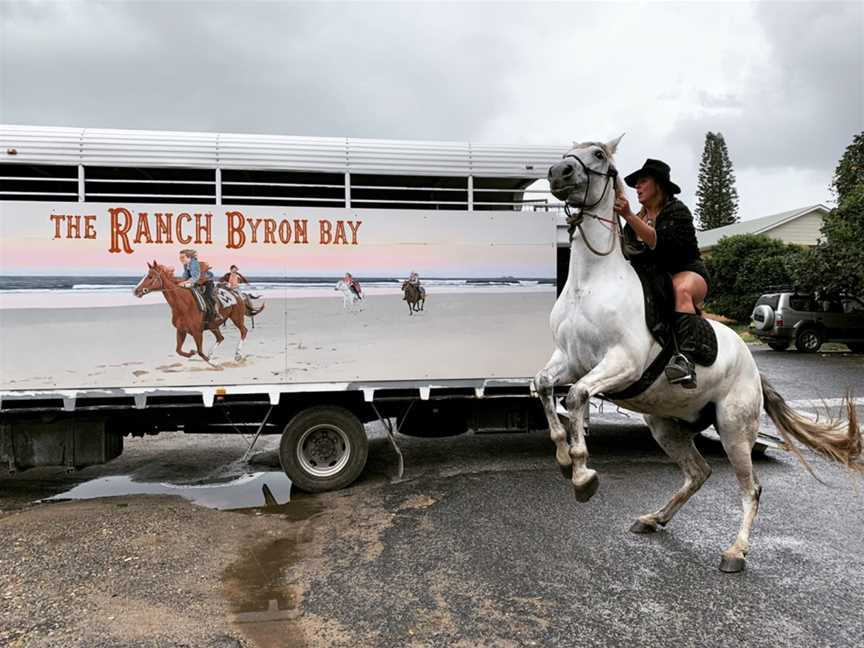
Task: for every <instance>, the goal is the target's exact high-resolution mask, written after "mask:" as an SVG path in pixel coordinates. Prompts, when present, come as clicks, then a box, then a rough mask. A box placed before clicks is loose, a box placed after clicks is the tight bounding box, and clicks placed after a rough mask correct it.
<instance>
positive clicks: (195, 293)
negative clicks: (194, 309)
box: [189, 288, 207, 313]
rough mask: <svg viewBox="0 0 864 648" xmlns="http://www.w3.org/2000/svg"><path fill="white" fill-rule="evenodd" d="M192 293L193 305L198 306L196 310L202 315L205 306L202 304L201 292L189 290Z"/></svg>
mask: <svg viewBox="0 0 864 648" xmlns="http://www.w3.org/2000/svg"><path fill="white" fill-rule="evenodd" d="M189 290H191V291H192V295H193V296H194V297H195V303H196V304H198V310H199V311H201V312H202V313H203V312H205V311H206V310H207V304H205V303H204V295H202V294H201V291H200V290H198V289H197V288H189Z"/></svg>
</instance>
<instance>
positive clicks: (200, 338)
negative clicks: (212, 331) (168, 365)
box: [192, 331, 218, 369]
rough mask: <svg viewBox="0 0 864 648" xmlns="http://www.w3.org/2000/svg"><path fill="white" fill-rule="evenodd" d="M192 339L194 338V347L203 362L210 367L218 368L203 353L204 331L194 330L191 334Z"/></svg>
mask: <svg viewBox="0 0 864 648" xmlns="http://www.w3.org/2000/svg"><path fill="white" fill-rule="evenodd" d="M192 339H194V340H195V348H196V349H197V351H198V355H199V356H200V357H201V359H202V360H204V362H206V363H207V364H209V365H210V366H211V367H213V368H216V369H218V367H217V366H216V365H215V364H213V363H212V362H210V358H209V357H208V356H206V355H205V354H204V331H195V332H194V333H193V334H192Z"/></svg>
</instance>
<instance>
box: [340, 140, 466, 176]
mask: <svg viewBox="0 0 864 648" xmlns="http://www.w3.org/2000/svg"><path fill="white" fill-rule="evenodd" d="M348 164H349V167H350V171H351V172H352V173H382V174H394V175H444V176H462V177H464V176H468V175H469V174H470V172H471V167H470V156H469V145H468V144H467V143H462V142H431V141H409V140H379V139H349V140H348Z"/></svg>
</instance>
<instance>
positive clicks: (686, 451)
mask: <svg viewBox="0 0 864 648" xmlns="http://www.w3.org/2000/svg"><path fill="white" fill-rule="evenodd" d="M645 419H646V421H647V423H648V427H649V428H651V434H652V435H653V436H654V439H655V440H656V441H657V444H658V445H659V446H660V447H661V448H663V451H664V452H665V453H666V454H667V455H669V457H670V458H672V459H674V460H675V463H677V464H678V465H679V466H680V467H681V471H682V472H683V473H684V485H683V486H682V487H681V488H679V489H678V490H677V491H676V492H675V494H674V495H673V496H672V499H670V500H669V501H668V502H667V503H666V505H665V506H664V507H663V508H661V509H660V510H659V511H656V512H654V513H649V514H648V515H643V516H641V517H640V518H639V519H638V520H636V522H634V523H633V526H631V527H630V530H631V531H632V532H633V533H651V532H653V531H656V530H657V525H658V524H659V525H660V526H666V524H667V523H668V522H669V520H671V519H672V517H673V516H674V515H675V514H676V513H677V512H678V509H680V508H681V507H682V506H684V504H685V503H686V502H687V500H689V499H690V498H691V497H692V496H693V495H694V494H695V493H696V491H698V490H699V489H700V488H702V484H704V483H705V480H706V479H708V477H709V476H710V475H711V466H709V465H708V462H707V461H705V459H704V458H703V457H702V455H701V454H699V451H698V450H697V449H696V446H695V445H694V444H693V436H694V433H693V431H692V430H690V429H689V428H688V427H687V426H686V425H683V424H682V423H680V422H679V421H676V420H675V419H668V418H660V417H658V416H647V417H645Z"/></svg>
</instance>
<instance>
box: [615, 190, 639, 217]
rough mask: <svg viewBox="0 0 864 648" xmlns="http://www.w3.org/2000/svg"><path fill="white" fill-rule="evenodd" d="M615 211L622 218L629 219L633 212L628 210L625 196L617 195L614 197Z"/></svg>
mask: <svg viewBox="0 0 864 648" xmlns="http://www.w3.org/2000/svg"><path fill="white" fill-rule="evenodd" d="M614 209H615V213H616V214H618V215H619V216H622V217H623V218H624V220H627V221H629V220H630V219H631V218H633V216H634V215H635V214H633V212H632V211H631V210H630V203H629V202H628V201H627V198H626V197H625V196H623V195H622V196H618V197H617V198H616V199H615V207H614Z"/></svg>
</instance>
